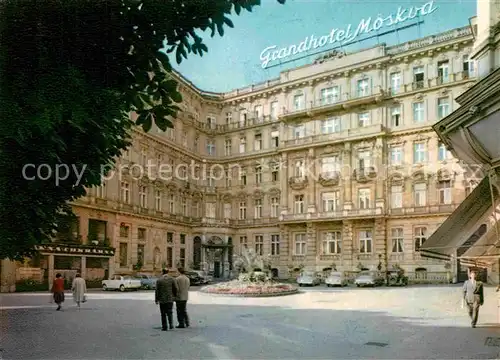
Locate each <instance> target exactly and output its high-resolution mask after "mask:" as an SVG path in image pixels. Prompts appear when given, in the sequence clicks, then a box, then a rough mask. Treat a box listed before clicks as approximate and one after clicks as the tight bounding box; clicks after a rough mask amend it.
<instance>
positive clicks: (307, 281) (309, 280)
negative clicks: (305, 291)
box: [297, 271, 321, 286]
mask: <svg viewBox="0 0 500 360" xmlns="http://www.w3.org/2000/svg"><path fill="white" fill-rule="evenodd" d="M320 283H321V280H320V279H319V278H318V277H317V276H316V273H315V272H314V271H304V272H302V273H301V274H300V275H299V277H298V278H297V284H299V286H304V285H306V286H316V285H319V284H320Z"/></svg>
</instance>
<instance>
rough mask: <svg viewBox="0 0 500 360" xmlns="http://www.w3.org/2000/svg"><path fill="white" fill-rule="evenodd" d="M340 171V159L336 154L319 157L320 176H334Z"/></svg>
mask: <svg viewBox="0 0 500 360" xmlns="http://www.w3.org/2000/svg"><path fill="white" fill-rule="evenodd" d="M338 171H340V159H339V157H338V156H329V157H324V158H322V159H321V176H322V177H323V178H331V177H334V176H335V175H336V174H337V172H338Z"/></svg>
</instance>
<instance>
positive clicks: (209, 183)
mask: <svg viewBox="0 0 500 360" xmlns="http://www.w3.org/2000/svg"><path fill="white" fill-rule="evenodd" d="M214 175H215V174H210V173H208V174H207V186H208V187H211V188H213V187H215V178H214Z"/></svg>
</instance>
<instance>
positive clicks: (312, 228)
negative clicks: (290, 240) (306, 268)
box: [305, 222, 318, 265]
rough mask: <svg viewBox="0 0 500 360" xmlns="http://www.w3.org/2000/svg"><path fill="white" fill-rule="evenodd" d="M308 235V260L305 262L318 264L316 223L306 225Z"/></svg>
mask: <svg viewBox="0 0 500 360" xmlns="http://www.w3.org/2000/svg"><path fill="white" fill-rule="evenodd" d="M306 237H307V253H306V261H305V264H314V265H316V264H317V262H316V254H317V252H318V251H317V246H316V238H317V231H316V224H314V223H310V222H308V223H307V227H306Z"/></svg>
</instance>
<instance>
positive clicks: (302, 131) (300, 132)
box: [293, 125, 306, 139]
mask: <svg viewBox="0 0 500 360" xmlns="http://www.w3.org/2000/svg"><path fill="white" fill-rule="evenodd" d="M304 136H306V128H305V126H304V125H296V126H295V127H294V128H293V138H294V139H300V138H303V137H304Z"/></svg>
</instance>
